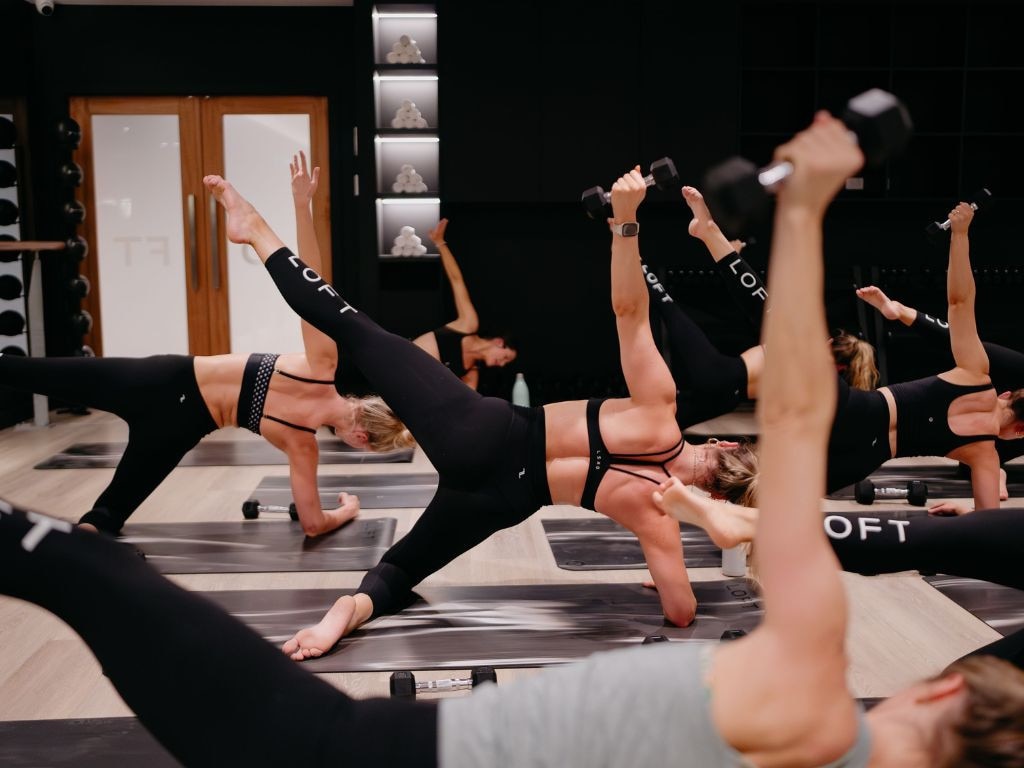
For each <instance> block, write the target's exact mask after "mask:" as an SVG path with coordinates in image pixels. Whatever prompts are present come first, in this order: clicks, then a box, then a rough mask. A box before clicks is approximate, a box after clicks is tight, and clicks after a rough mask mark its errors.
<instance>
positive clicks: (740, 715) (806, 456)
mask: <svg viewBox="0 0 1024 768" xmlns="http://www.w3.org/2000/svg"><path fill="white" fill-rule="evenodd" d="M775 157H776V160H779V161H781V160H787V161H789V162H791V163H792V164H793V167H794V172H793V175H792V176H791V177H789V178H788V179H786V181H785V183H784V184H783V186H782V188H781V189H780V191H779V194H778V203H777V207H776V213H775V227H774V234H773V240H772V247H771V259H770V263H769V284H770V286H771V294H772V306H773V310H772V312H770V313H769V314H768V315H767V316H766V318H765V323H764V333H763V337H762V341H763V343H764V344H766V346H767V347H768V349H770V350H771V353H770V354H769V355H768V356H767V360H766V364H765V370H764V375H763V378H762V382H761V395H760V399H759V400H758V405H757V408H758V417H759V420H760V423H761V436H760V440H759V446H758V451H759V453H760V456H761V458H760V478H759V496H760V506H761V515H760V517H759V519H758V521H757V528H756V534H755V536H756V542H757V551H756V555H755V557H756V558H757V564H758V573H759V579H760V581H761V586H762V592H763V594H764V604H765V611H766V612H765V618H764V621H763V623H762V626H761V627H760V628H758V630H756V631H755V632H754V633H752V635H751V637H750V639H749V642H747V643H746V644H743V643H742V642H738V643H735V644H733V645H732V646H726V647H725V648H723V649H721V650H720V651H719V652H718V653H717V654H716V657H715V664H714V668H713V672H712V681H713V682H712V688H713V692H714V697H715V703H714V705H713V707H712V714H713V716H714V719H715V721H716V724H717V725H718V726H719V728H720V730H721V731H722V735H723V736H724V737H725V738H726V740H727V741H729V742H730V743H731V744H733V745H737V746H740V747H741V748H744V747H747V748H748V749H752V751H756V749H753V748H755V747H757V746H761V747H762V748H766V747H768V745H769V744H771V745H773V747H774V748H775V749H784V748H785V746H789V747H792V748H793V749H798V748H799V747H800V746H803V745H806V744H808V742H810V743H815V744H816V745H817V747H818V748H819V749H820V750H821V752H822V753H821V754H815V755H814V756H810V755H806V754H805V755H802V757H804V758H806V762H807V763H808V764H810V763H811V762H815V761H817V762H827V761H828V760H827V759H823V758H828V759H834V758H835V757H837V756H838V754H834V755H831V757H829V755H828V754H825V753H827V752H829V751H831V750H832V749H833V748H834V749H835V750H836V751H837V752H841V751H842V749H844V748H845V747H848V746H849V743H850V742H852V740H853V733H854V730H855V728H856V724H855V719H854V717H853V708H852V703H851V700H850V698H849V696H848V694H847V693H846V678H845V675H846V656H845V651H844V646H843V643H844V639H845V635H846V597H845V594H844V591H843V586H842V582H841V581H840V577H839V564H838V562H837V561H836V558H835V555H834V554H833V552H832V549H831V547H829V545H828V543H827V541H826V539H825V535H824V532H823V531H822V526H821V506H820V505H821V498H822V496H823V495H824V493H825V462H826V458H825V457H826V454H827V450H826V448H827V443H828V434H829V430H830V428H831V422H832V416H833V411H834V408H835V398H836V389H835V370H834V367H833V364H832V360H831V356H830V355H829V352H828V346H827V345H826V343H825V342H824V339H826V338H828V328H827V325H826V322H825V306H824V300H823V287H824V268H823V264H822V219H823V217H824V213H825V209H826V208H827V206H828V204H829V202H830V201H831V199H832V197H833V196H834V195H835V193H836V192H837V191H838V190H839V189H840V188H841V186H842V184H843V181H844V180H845V179H846V178H848V177H849V176H850V175H852V174H853V173H854V172H855V171H856V170H857V169H858V168H859V167H860V166H861V165H862V163H863V155H862V153H861V152H860V150H859V149H858V148H857V147H856V145H854V144H853V143H852V142H851V141H850V139H849V136H848V135H847V130H846V128H845V127H844V126H843V124H842V123H841V122H840V121H839V120H836V119H835V118H832V117H829V116H828V115H826V114H824V113H819V114H818V115H817V116H816V117H815V120H814V123H813V124H812V125H811V127H810V128H808V129H807V130H805V131H803V132H802V133H800V134H798V135H797V136H796V137H795V138H794V139H793V140H792V141H790V142H788V143H786V144H784V145H782V146H781V147H779V148H778V149H777V150H776V153H775ZM783 689H785V690H786V691H787V694H788V696H789V697H791V698H792V699H798V700H799V702H800V703H799V704H794V705H792V706H787V707H777V703H778V692H779V691H780V690H783ZM772 702H775V704H773V703H772ZM780 709H781V710H784V712H783V713H782V714H780V712H779V711H778V710H780ZM820 730H827V731H828V733H829V734H830V736H829V739H828V740H827V741H828V744H827V745H826V744H825V743H823V742H822V741H821V740H817V741H816V740H814V738H813V735H814V734H815V733H819V732H820ZM798 754H799V753H798ZM800 762H804V761H803V760H801V761H800ZM817 762H815V764H817Z"/></svg>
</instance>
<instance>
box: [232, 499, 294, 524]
mask: <svg viewBox="0 0 1024 768" xmlns="http://www.w3.org/2000/svg"><path fill="white" fill-rule="evenodd" d="M260 512H266V513H271V512H277V513H284V512H287V513H288V517H290V518H291V519H292V520H298V519H299V511H298V510H297V509H296V508H295V502H294V501H293V502H292V503H291V504H289V505H288V506H287V507H282V506H281V505H280V504H260V502H259V499H249V500H248V501H243V502H242V516H243V517H244V518H245V519H246V520H255V519H256V518H258V517H259V516H260Z"/></svg>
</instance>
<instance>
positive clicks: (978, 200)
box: [924, 187, 992, 244]
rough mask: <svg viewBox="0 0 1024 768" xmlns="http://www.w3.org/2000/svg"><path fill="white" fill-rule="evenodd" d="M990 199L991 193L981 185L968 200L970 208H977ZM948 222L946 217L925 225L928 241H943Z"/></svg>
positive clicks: (984, 204)
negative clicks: (940, 220)
mask: <svg viewBox="0 0 1024 768" xmlns="http://www.w3.org/2000/svg"><path fill="white" fill-rule="evenodd" d="M991 199H992V193H991V192H989V191H988V190H987V189H985V187H982V188H981V189H979V190H978V191H977V192H975V193H974V195H973V196H972V199H971V200H970V204H971V208H973V209H974V210H978V209H979V208H981V207H983V206H986V205H988V203H989V201H990V200H991ZM949 227H950V222H949V219H946V220H945V221H943V222H941V223H940V222H938V221H933V222H932V223H931V224H929V225H928V226H927V227H925V228H924V234H925V236H926V237H927V238H928V242H930V243H932V244H939V243H942V242H944V241H945V239H946V238H945V237H943V235H945V234H946V232H948V231H949Z"/></svg>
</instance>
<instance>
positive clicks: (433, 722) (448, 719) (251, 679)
mask: <svg viewBox="0 0 1024 768" xmlns="http://www.w3.org/2000/svg"><path fill="white" fill-rule="evenodd" d="M776 158H777V159H779V160H787V161H789V162H791V163H792V164H793V167H794V172H793V175H792V176H791V177H790V178H789V179H787V181H786V183H785V185H784V187H783V188H782V189H781V190H780V191H779V200H778V206H777V210H776V219H775V233H774V244H773V248H772V256H773V258H772V263H771V271H772V275H771V277H772V280H778V281H779V285H778V287H777V288H775V295H776V297H777V298H778V300H779V303H778V306H777V308H776V309H775V311H773V312H772V313H771V314H770V315H769V316H768V318H767V320H766V322H765V338H766V340H767V342H768V345H769V346H770V348H771V350H772V354H771V355H770V356H769V358H768V360H767V362H766V367H765V375H764V379H763V382H762V388H761V402H760V417H761V420H762V431H761V440H762V442H763V445H764V447H765V451H764V458H763V459H762V461H763V464H764V466H763V470H762V473H761V497H762V510H763V514H762V517H761V520H760V521H759V523H758V530H757V538H758V558H759V563H760V575H761V583H762V588H763V594H764V604H765V609H766V610H765V617H764V620H763V622H762V624H761V626H759V627H758V628H757V629H755V630H754V631H753V632H751V633H750V634H749V635H747V636H746V637H743V638H740V639H738V640H735V641H732V642H729V643H725V644H712V643H673V642H669V643H660V644H656V645H650V646H637V647H634V648H631V649H627V650H617V651H610V652H604V653H598V654H594V655H593V656H591V657H590V658H589V659H587V660H585V661H583V662H580V663H575V664H567V665H564V666H561V667H557V668H555V669H550V670H545V671H544V672H542V673H541V674H538V675H535V676H533V677H531V678H528V679H526V680H521V681H517V682H515V683H512V684H508V685H504V684H503V685H501V686H492V685H484V686H482V687H480V688H478V689H477V690H476V691H474V693H473V694H472V695H470V696H464V697H460V698H447V699H444V700H442V701H440V702H439V703H436V702H434V703H432V702H425V701H418V702H404V701H400V700H394V699H386V700H381V699H365V700H353V699H350V698H348V697H347V696H345V694H343V693H341V692H340V691H338V690H337V689H335V688H333V687H332V686H331V685H329V684H328V683H326V682H324V681H322V680H320V679H318V678H317V677H316V676H314V675H312V674H308V673H307V672H306V671H305V670H304V669H302V668H301V667H298V666H296V665H294V664H291V663H290V662H288V661H287V660H286V659H285V658H284V657H283V656H281V655H280V654H278V653H276V652H275V651H274V650H272V649H271V647H270V646H269V645H268V644H267V643H266V642H264V641H263V640H262V639H260V638H259V637H258V636H257V635H256V634H254V633H253V632H251V631H249V630H248V629H247V628H245V627H244V626H243V625H242V624H240V623H239V622H237V621H236V620H235V619H233V618H232V617H230V616H228V615H227V614H225V613H223V612H222V611H221V610H220V609H219V608H217V607H216V606H214V605H213V604H212V603H210V602H208V601H206V600H203V599H202V598H200V597H198V596H196V595H194V594H191V593H188V592H186V591H184V590H182V589H181V588H179V587H177V586H176V585H174V584H172V583H171V582H170V581H168V580H167V579H165V578H163V577H162V576H160V575H158V574H157V573H156V572H155V571H153V570H152V569H151V568H149V567H148V566H147V565H146V564H145V563H144V562H142V561H140V560H138V558H135V557H133V556H132V555H131V554H130V553H128V552H126V551H124V548H123V547H117V546H116V545H114V544H113V543H111V542H109V541H106V540H104V539H102V538H100V537H95V536H87V535H85V534H83V533H81V532H78V531H74V530H71V529H70V526H67V524H62V523H60V522H59V521H53V520H51V519H48V518H44V517H42V516H39V515H32V514H29V515H25V514H24V513H21V512H19V511H7V510H4V511H0V591H2V592H5V593H7V594H11V595H14V596H15V597H18V598H21V599H24V600H29V601H32V602H34V603H36V604H38V605H41V606H43V607H44V608H46V609H48V610H50V611H52V612H54V613H55V614H57V615H58V616H59V617H61V618H62V619H63V620H64V621H66V622H67V623H68V624H70V625H71V627H72V628H73V629H75V630H76V631H77V632H78V633H79V634H81V636H82V637H83V639H84V640H85V641H86V643H88V644H89V646H90V648H91V649H92V650H93V652H94V653H95V654H96V656H97V658H98V659H99V661H100V664H101V665H102V667H103V670H104V672H105V673H106V675H107V676H108V677H109V678H110V680H111V681H112V682H113V683H114V685H115V686H116V687H117V689H118V691H119V692H120V693H121V695H122V696H123V697H124V700H125V701H126V702H127V703H128V705H129V706H131V707H132V708H133V709H134V710H135V711H136V713H137V714H138V716H139V718H140V720H141V721H142V723H143V724H144V725H145V726H146V727H147V728H148V729H149V730H150V731H151V732H152V733H153V734H154V735H155V736H156V737H157V739H159V740H160V742H161V743H162V744H163V745H164V746H165V747H166V748H167V749H168V750H169V751H170V752H171V753H172V754H173V755H174V756H175V757H176V758H178V759H179V760H180V761H181V762H182V763H184V764H185V765H190V766H191V765H309V766H320V765H329V766H336V765H341V764H346V765H403V766H437V765H439V766H443V768H461V767H462V766H467V768H468V767H469V766H474V768H477V767H479V766H503V767H507V768H518V766H558V767H559V768H562V767H563V766H570V767H571V766H581V767H582V766H586V768H602V767H604V766H608V767H609V768H610V767H611V766H626V765H628V766H637V767H638V768H639V767H647V766H651V767H652V768H654V767H657V768H660V767H661V766H666V765H680V766H694V767H699V768H708V767H709V766H728V765H741V764H742V765H758V766H763V767H764V768H769V767H771V766H787V767H789V768H801V767H802V766H821V765H829V766H835V767H836V768H840V767H842V766H847V767H849V768H852V767H853V766H857V767H858V768H860V767H861V766H869V765H870V766H874V767H875V768H885V767H886V766H899V768H917V767H920V768H935V767H936V766H939V767H944V766H952V765H994V764H998V765H1004V766H1012V765H1017V766H1019V765H1021V763H1022V758H1021V755H1024V728H1022V723H1024V673H1021V672H1020V671H1019V670H1016V669H1015V668H1014V667H1012V666H1011V665H1009V664H1006V663H1005V662H1001V661H999V660H993V659H988V658H979V659H971V660H967V661H961V662H958V663H957V664H955V665H954V666H952V667H951V668H949V669H947V670H946V671H945V672H943V673H942V674H941V675H939V676H937V677H935V678H933V679H931V680H926V681H923V682H920V683H917V684H915V685H913V686H911V687H910V688H908V689H906V690H904V691H902V692H901V693H898V694H896V695H895V696H893V697H892V698H890V699H888V700H886V701H884V702H883V703H881V704H879V705H878V706H876V707H875V708H874V709H872V710H871V712H870V713H868V714H867V715H864V714H863V713H862V712H861V711H860V708H859V706H858V705H857V703H856V702H855V701H854V700H853V699H852V698H851V696H850V694H849V691H848V689H847V669H846V665H847V658H846V653H845V649H844V639H845V635H846V625H847V606H846V598H845V594H844V592H843V586H842V583H841V581H840V578H839V572H838V569H837V567H836V561H835V557H834V555H833V554H832V552H831V550H830V549H829V546H828V544H827V543H826V542H825V537H824V536H823V534H822V530H821V521H820V515H821V510H820V506H819V505H820V499H821V495H822V492H823V489H824V482H825V458H824V456H825V451H824V448H825V443H826V441H827V439H828V432H829V425H830V423H831V417H832V409H833V406H834V397H835V385H834V383H833V379H834V375H835V374H834V368H833V365H832V361H831V359H830V358H829V356H828V354H827V352H826V350H825V348H824V345H818V344H807V343H806V341H805V338H806V337H805V334H806V333H808V332H809V333H811V334H812V336H811V338H814V334H817V335H818V336H819V337H820V336H821V335H822V334H824V333H825V322H824V317H825V313H824V306H823V303H822V283H823V278H822V274H823V268H822V263H821V257H822V253H821V237H822V232H821V222H822V217H823V215H824V211H825V208H826V207H827V205H828V202H829V200H830V199H831V198H832V197H833V195H834V194H835V193H836V191H838V189H839V188H840V187H841V186H842V184H843V182H844V180H845V179H846V178H847V177H848V176H850V175H851V174H852V173H854V172H855V171H856V170H857V169H858V168H859V167H860V164H861V163H862V162H863V159H862V155H861V153H860V150H858V149H857V148H856V147H855V146H854V145H853V144H852V143H851V142H850V140H849V138H848V136H847V129H846V128H845V127H844V126H843V124H842V123H840V122H839V121H838V120H835V119H833V118H829V117H827V116H825V115H819V116H818V117H816V118H815V121H814V123H813V124H812V126H811V127H810V128H809V129H808V130H806V131H804V132H803V133H801V134H800V135H798V136H797V137H796V138H795V139H793V140H792V141H791V142H789V143H788V144H785V145H783V146H782V147H780V148H779V149H778V150H777V151H776ZM624 179H625V181H624V182H621V183H620V193H621V191H622V186H625V187H626V190H625V191H626V193H627V194H628V195H629V196H630V197H631V198H633V197H635V196H636V193H637V192H638V191H639V190H635V189H634V188H633V187H634V184H635V185H640V184H642V183H643V182H642V180H641V178H640V176H639V173H637V174H635V176H634V174H630V175H629V176H628V177H624ZM212 183H213V184H214V185H215V186H216V188H217V191H218V195H219V196H220V197H221V198H222V199H223V200H224V202H225V203H226V204H227V205H228V207H229V211H230V212H231V215H230V216H229V221H231V220H233V221H232V229H233V232H234V236H235V237H236V238H240V239H249V238H253V239H256V240H261V239H262V238H261V236H257V235H256V234H255V233H254V232H252V231H250V232H249V234H245V233H243V231H242V229H243V227H242V225H241V223H240V221H239V218H240V214H241V215H242V216H245V214H244V213H243V211H242V203H241V202H240V201H238V200H237V199H236V195H235V193H234V192H233V190H231V189H230V188H229V187H227V186H226V185H225V183H224V182H223V181H221V180H219V179H218V180H216V181H214V182H212ZM613 194H614V193H613ZM621 197H622V195H621V194H620V195H619V198H620V199H619V203H620V204H619V206H617V208H618V213H622V212H623V208H622V205H621V204H622V202H623V201H622V199H621ZM249 211H250V212H251V214H250V215H249V216H248V218H252V217H253V216H255V212H254V211H251V208H250V209H249ZM266 245H267V246H269V247H272V248H274V251H275V252H276V250H277V248H276V246H277V243H276V242H273V241H272V240H268V242H267V243H266ZM260 250H261V253H262V250H263V246H262V245H261V246H260ZM616 250H617V251H619V252H620V253H618V254H616V255H619V256H621V255H622V253H621V251H623V250H624V249H623V248H622V247H621V245H619V246H616ZM286 253H287V252H278V253H277V255H276V256H275V257H274V258H271V259H270V260H269V262H268V267H269V269H270V270H271V271H272V272H273V273H275V278H276V279H277V280H279V281H280V284H281V285H282V288H283V289H284V290H285V292H286V293H288V292H291V291H293V290H294V291H295V292H296V293H301V291H300V285H299V283H301V282H302V281H309V283H310V286H311V287H312V290H314V291H315V287H316V286H317V285H321V286H322V285H323V283H322V282H321V281H320V279H319V278H318V277H317V276H315V275H314V274H312V273H311V272H309V271H308V269H307V268H304V267H302V266H301V265H300V266H299V267H298V270H297V274H298V281H299V282H298V283H295V284H294V285H293V284H292V283H293V281H291V280H290V279H288V278H287V277H284V276H283V275H290V274H291V270H292V269H293V267H291V266H290V264H289V263H288V262H287V261H286V260H287V259H288V258H290V257H289V256H288V255H286ZM632 256H633V257H634V258H631V259H630V260H631V261H634V266H637V265H636V263H635V256H636V254H635V252H633V253H632ZM278 257H281V258H280V260H279V258H278ZM291 258H294V257H291ZM636 271H637V273H639V268H638V267H637V269H636ZM311 295H312V294H311ZM310 303H312V301H311V300H310ZM333 312H334V313H337V314H339V315H341V316H342V317H344V316H345V315H353V316H356V315H355V313H356V310H355V309H353V308H352V307H350V306H349V305H347V304H344V303H343V302H341V301H340V300H339V301H338V302H336V303H335V304H334V307H333ZM320 319H321V318H318V320H320ZM322 319H323V320H324V321H325V322H326V316H325V317H324V318H322ZM347 319H350V318H347ZM424 357H426V356H424ZM427 359H430V358H427ZM434 362H436V361H434ZM417 375H423V374H422V372H417ZM452 380H453V381H455V382H456V383H457V380H455V379H454V378H452ZM457 385H458V386H459V387H462V385H461V384H457ZM462 389H465V390H466V391H469V390H468V388H466V387H462ZM670 421H671V419H670ZM62 525H63V528H61V526H62ZM197 628H201V631H197ZM126 637H130V638H133V639H134V640H135V642H127V643H126V642H125V638H126ZM211 637H212V638H216V642H213V643H211V642H210V638H211ZM154 658H157V659H159V660H160V663H159V664H153V659H154ZM780 692H784V695H780Z"/></svg>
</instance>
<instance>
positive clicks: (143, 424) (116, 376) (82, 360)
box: [0, 355, 217, 534]
mask: <svg viewBox="0 0 1024 768" xmlns="http://www.w3.org/2000/svg"><path fill="white" fill-rule="evenodd" d="M0 386H5V387H11V388H12V389H16V390H20V391H22V392H34V393H36V394H40V395H46V396H48V397H53V398H56V399H58V400H61V401H64V402H67V403H71V404H74V405H82V406H86V407H88V408H98V409H100V410H102V411H109V412H110V413H113V414H116V415H117V416H120V417H121V418H122V419H124V420H125V421H126V422H128V445H127V446H126V447H125V451H124V455H123V456H122V457H121V460H120V462H118V465H117V469H116V470H115V471H114V478H113V479H112V480H111V481H110V485H108V486H107V487H106V489H105V490H104V491H103V493H101V494H100V496H99V498H98V499H96V502H95V503H94V504H93V508H92V510H91V511H90V512H88V513H87V514H85V515H84V516H83V517H82V519H81V521H80V522H83V523H91V524H92V525H95V526H96V527H97V528H99V529H100V530H102V531H106V532H108V533H111V534H116V533H118V532H119V531H120V530H121V527H122V526H123V525H124V522H125V520H127V519H128V517H129V515H131V514H132V512H134V511H135V510H136V509H138V507H139V505H140V504H142V502H143V501H145V500H146V498H147V497H148V496H149V495H150V494H151V493H152V492H153V491H154V490H155V489H156V487H157V486H158V485H160V483H162V482H163V481H164V478H166V477H167V475H169V474H170V473H171V470H173V469H174V468H175V467H176V466H178V462H179V461H181V458H182V456H184V455H185V454H186V453H188V452H189V451H190V450H192V449H193V448H194V447H195V446H196V444H197V443H198V442H199V441H200V440H201V439H202V438H203V437H204V436H205V435H208V434H209V433H210V432H213V431H214V430H215V429H217V424H216V422H214V420H213V417H212V416H211V415H210V411H209V409H207V407H206V404H205V403H204V402H203V396H202V395H201V394H200V392H199V385H198V384H196V377H195V368H194V363H193V359H192V358H191V357H188V356H185V355H156V356H153V357H141V358H121V357H16V356H12V355H0Z"/></svg>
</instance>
